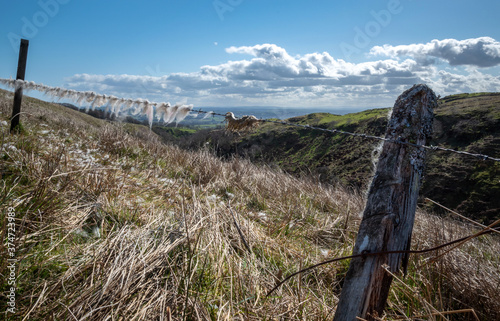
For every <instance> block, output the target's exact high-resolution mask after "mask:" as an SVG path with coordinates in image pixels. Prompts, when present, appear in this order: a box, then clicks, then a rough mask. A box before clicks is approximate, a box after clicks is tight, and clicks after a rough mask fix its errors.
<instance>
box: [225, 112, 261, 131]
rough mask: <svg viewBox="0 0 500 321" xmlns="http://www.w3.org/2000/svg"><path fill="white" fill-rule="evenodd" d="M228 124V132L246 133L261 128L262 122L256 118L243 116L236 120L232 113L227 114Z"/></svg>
mask: <svg viewBox="0 0 500 321" xmlns="http://www.w3.org/2000/svg"><path fill="white" fill-rule="evenodd" d="M226 122H227V127H226V129H227V130H228V131H232V132H239V131H245V130H249V129H252V128H256V127H257V126H259V122H260V120H259V119H257V117H255V116H252V115H250V116H247V115H245V116H243V117H241V118H236V117H235V116H234V114H233V113H232V112H228V113H226Z"/></svg>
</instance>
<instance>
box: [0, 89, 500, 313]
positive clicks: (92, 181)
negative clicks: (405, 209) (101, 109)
mask: <svg viewBox="0 0 500 321" xmlns="http://www.w3.org/2000/svg"><path fill="white" fill-rule="evenodd" d="M10 97H11V95H10V94H6V93H5V92H0V112H1V114H0V118H1V119H2V120H6V119H7V117H8V108H10V106H9V104H8V103H7V101H8V99H10ZM23 110H24V111H26V113H27V114H26V115H29V116H26V117H24V116H23V124H24V127H25V133H24V134H23V135H16V136H11V135H10V134H9V133H8V128H7V126H2V127H1V128H0V138H1V145H2V149H1V151H0V154H1V155H0V157H1V159H2V161H1V163H0V170H1V175H2V182H1V185H0V206H1V207H2V215H3V216H2V221H1V222H0V225H2V231H5V224H6V219H5V217H4V215H5V213H6V211H5V210H4V209H5V208H7V207H9V206H12V207H14V209H15V212H16V219H17V220H16V223H17V227H18V229H17V234H16V258H17V259H18V270H17V275H18V279H17V283H16V287H17V292H16V295H17V296H16V306H17V310H16V314H15V315H12V314H9V313H4V312H3V311H5V308H6V306H5V293H6V289H7V288H6V285H4V286H3V287H2V300H1V302H0V307H1V311H2V313H4V315H5V317H6V319H12V320H14V319H16V320H17V319H21V320H23V319H24V320H51V319H54V320H61V319H63V320H66V319H68V320H107V319H110V320H170V319H171V320H226V319H232V320H328V319H332V318H333V314H334V313H335V307H336V304H337V301H338V295H339V294H340V291H341V287H342V281H343V277H344V275H345V273H346V272H347V268H348V263H349V262H347V261H341V262H336V263H333V264H330V265H325V266H321V267H319V268H317V269H315V270H312V271H308V272H305V273H302V274H301V275H300V276H298V277H295V278H293V279H291V280H290V281H289V282H288V283H286V284H284V285H283V286H282V287H281V288H280V289H278V290H277V291H276V292H275V293H273V295H272V296H271V297H269V298H266V297H265V295H266V293H267V292H268V291H269V290H270V289H272V288H273V287H274V286H275V285H276V284H277V282H278V281H279V280H282V279H283V278H284V277H285V276H286V275H288V274H290V273H292V272H295V271H297V270H299V269H301V268H303V267H306V266H309V265H312V264H315V263H318V262H321V261H324V260H326V259H328V258H331V257H338V256H345V255H349V254H350V253H351V251H352V247H353V243H354V240H355V237H356V232H357V227H358V224H359V221H360V217H359V214H360V213H361V212H362V209H363V206H364V199H363V196H362V195H357V194H354V193H352V192H350V191H347V190H346V189H344V188H342V187H341V186H324V185H321V184H318V183H317V182H316V181H314V180H312V179H298V178H294V177H292V176H290V175H287V174H285V173H283V172H281V171H279V170H277V169H275V168H273V169H272V168H268V167H265V166H256V165H254V164H252V163H250V162H249V161H247V160H244V159H239V158H235V159H232V160H230V161H222V160H220V159H218V158H216V157H215V156H213V154H212V153H211V152H210V151H209V150H202V151H199V152H188V151H183V150H181V149H179V148H177V147H174V146H167V145H163V144H162V143H161V142H160V140H159V139H158V137H157V136H156V135H155V134H153V133H152V132H150V131H149V130H148V129H147V128H146V127H143V126H137V125H131V124H120V123H107V122H104V121H100V120H96V119H93V118H89V117H88V116H87V115H84V114H79V113H78V112H75V111H72V110H67V109H64V107H61V106H58V105H53V104H48V103H43V102H40V101H37V100H34V99H29V98H28V99H25V100H24V105H23ZM233 214H234V217H233ZM235 222H236V224H237V226H236V224H235ZM238 228H239V229H240V231H241V234H242V235H243V236H244V238H245V241H246V243H247V244H248V246H249V248H250V250H251V252H249V251H248V250H247V248H246V246H245V245H244V243H243V240H242V238H241V236H240V233H239V231H238ZM473 231H475V229H474V228H473V227H471V226H470V225H466V224H464V223H461V222H458V221H454V220H451V219H443V218H438V217H435V216H432V215H429V214H427V213H423V212H419V213H418V215H417V222H416V224H415V232H414V237H413V239H414V241H413V244H414V246H413V247H414V248H415V249H421V248H426V247H431V246H435V245H438V244H440V243H443V242H446V241H450V240H452V239H455V238H459V237H462V236H464V235H467V234H471V233H472V232H473ZM4 233H5V232H4ZM4 237H5V236H4ZM499 247H500V242H499V239H498V237H497V236H495V235H489V236H481V237H480V238H477V239H474V240H472V241H470V242H468V243H466V244H465V245H464V246H462V247H460V248H459V249H456V250H454V251H453V252H451V253H450V254H447V255H445V256H442V257H439V258H438V259H436V260H433V258H435V256H436V254H432V255H431V254H429V255H427V256H419V257H413V258H412V259H411V262H410V266H409V270H408V275H407V277H406V278H401V277H399V276H398V279H396V280H395V282H394V283H393V288H392V294H391V297H390V299H389V303H388V308H387V311H386V315H385V316H384V317H383V319H384V320H396V319H403V320H413V319H415V317H416V316H425V317H424V318H425V319H428V320H455V319H457V320H458V319H464V320H467V319H468V318H469V319H471V320H474V315H476V314H477V316H478V318H480V319H483V320H492V319H495V318H499V317H500V306H499V305H498V300H497V298H498V297H500V287H499V284H500V279H499V275H500V273H499V271H500V266H499V257H498V253H499V250H500V248H499ZM2 250H3V251H5V248H3V249H2ZM0 266H1V271H2V275H6V261H5V257H4V255H2V262H1V265H0ZM447 311H448V312H447ZM449 311H454V312H453V314H450V313H451V312H449ZM457 311H458V312H457ZM470 311H473V312H470ZM170 315H171V316H170Z"/></svg>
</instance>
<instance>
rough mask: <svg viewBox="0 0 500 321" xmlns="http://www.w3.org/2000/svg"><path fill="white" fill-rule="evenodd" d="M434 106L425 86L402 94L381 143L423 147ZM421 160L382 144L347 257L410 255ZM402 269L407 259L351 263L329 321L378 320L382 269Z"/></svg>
mask: <svg viewBox="0 0 500 321" xmlns="http://www.w3.org/2000/svg"><path fill="white" fill-rule="evenodd" d="M436 106H437V98H436V95H435V94H434V92H433V91H432V90H431V89H429V88H428V87H427V86H426V85H415V86H413V87H412V88H411V89H409V90H407V91H405V92H404V93H403V94H401V96H399V97H398V99H397V100H396V103H395V105H394V108H393V112H392V116H391V119H390V121H389V124H388V126H387V131H386V138H387V139H390V140H397V141H401V142H407V143H411V144H419V145H425V144H426V142H427V139H430V137H431V135H432V120H433V109H434V108H435V107H436ZM424 158H425V150H424V149H422V148H418V147H414V146H409V145H405V144H400V143H394V142H384V145H383V147H382V153H381V155H380V157H379V160H378V164H377V168H376V171H375V176H374V178H373V181H372V183H371V185H370V189H369V192H368V198H367V202H366V207H365V210H364V212H363V219H362V221H361V225H360V227H359V232H358V236H357V239H356V244H355V246H354V250H353V254H363V253H376V252H384V251H400V250H409V249H410V243H411V234H412V230H413V222H414V220H415V211H416V207H417V198H418V192H419V188H420V181H421V178H422V172H423V169H424ZM407 264H408V255H407V254H406V255H405V254H389V255H377V256H365V257H363V256H361V257H359V258H354V259H352V261H351V264H350V266H349V271H348V272H347V275H346V279H345V282H344V286H343V288H342V293H341V295H340V301H339V304H338V306H337V310H336V313H335V317H334V321H341V320H342V321H344V320H345V321H353V320H356V317H361V318H363V319H367V320H375V317H377V316H381V315H382V312H383V310H384V307H385V304H386V301H387V297H388V295H389V289H390V286H391V282H392V276H391V275H390V274H388V273H387V272H386V271H385V269H384V268H382V266H383V265H387V266H388V267H389V269H390V271H391V272H393V273H397V272H398V271H399V269H400V268H403V270H405V271H406V267H407Z"/></svg>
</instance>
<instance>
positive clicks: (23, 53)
mask: <svg viewBox="0 0 500 321" xmlns="http://www.w3.org/2000/svg"><path fill="white" fill-rule="evenodd" d="M28 46H29V40H26V39H21V46H20V48H19V61H18V62H17V76H16V80H17V79H21V80H24V75H25V73H26V60H27V58H28ZM22 100H23V87H17V86H16V92H15V94H14V106H13V107H12V118H11V121H10V131H11V132H14V131H19V119H20V114H21V102H22Z"/></svg>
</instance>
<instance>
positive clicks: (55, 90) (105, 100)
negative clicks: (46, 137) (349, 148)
mask: <svg viewBox="0 0 500 321" xmlns="http://www.w3.org/2000/svg"><path fill="white" fill-rule="evenodd" d="M0 84H3V85H6V86H8V87H11V88H16V89H17V88H18V87H23V88H24V89H26V90H38V91H42V92H45V94H49V95H50V96H52V97H55V96H58V97H59V98H60V99H61V98H67V99H70V100H74V101H76V102H77V104H80V103H81V102H84V101H86V102H89V103H90V102H92V105H91V107H92V108H93V107H94V104H97V103H99V105H103V106H104V104H107V105H106V106H107V107H108V108H110V109H111V110H112V111H114V112H115V113H118V112H120V111H122V110H121V108H117V105H120V104H121V105H122V107H123V106H126V107H125V108H124V109H125V110H123V111H126V110H127V109H129V108H131V107H132V106H135V107H136V108H135V113H138V112H139V111H140V112H141V113H142V114H144V115H147V117H148V122H149V125H150V126H151V125H152V123H153V113H154V112H156V114H157V118H163V120H164V122H166V123H167V124H168V123H170V122H173V121H174V120H175V121H176V123H179V122H180V121H182V120H183V119H184V118H185V117H186V116H187V115H188V114H189V113H190V112H196V113H198V114H211V115H217V116H222V117H224V118H225V117H226V116H227V114H220V113H216V112H213V111H204V110H201V109H199V110H193V105H175V106H170V103H165V102H162V103H157V102H149V101H148V100H144V99H135V100H132V99H125V98H120V97H115V96H107V95H100V94H97V93H95V92H90V91H77V90H72V89H65V88H60V87H51V86H47V85H43V84H37V83H35V82H33V81H24V80H14V79H6V78H0ZM87 109H88V108H87ZM257 121H258V122H266V123H275V124H281V125H285V126H293V127H298V128H303V129H309V130H318V131H322V132H327V133H332V134H341V135H349V136H354V137H360V138H364V139H372V140H378V141H383V142H389V143H395V144H401V145H406V146H412V147H415V148H423V149H427V150H433V151H444V152H450V153H455V154H459V155H466V156H470V157H475V158H478V159H481V160H483V161H486V160H491V161H495V162H500V158H496V157H492V156H489V155H485V154H479V153H477V154H476V153H470V152H466V151H459V150H455V149H451V148H446V147H441V146H432V145H431V146H427V145H420V144H415V143H411V142H405V141H401V140H399V139H389V138H385V137H381V136H374V135H369V134H364V133H353V132H348V131H344V130H340V129H335V128H334V129H328V128H322V127H317V126H311V125H302V124H295V123H290V122H286V121H280V120H272V119H257Z"/></svg>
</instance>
